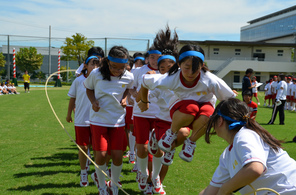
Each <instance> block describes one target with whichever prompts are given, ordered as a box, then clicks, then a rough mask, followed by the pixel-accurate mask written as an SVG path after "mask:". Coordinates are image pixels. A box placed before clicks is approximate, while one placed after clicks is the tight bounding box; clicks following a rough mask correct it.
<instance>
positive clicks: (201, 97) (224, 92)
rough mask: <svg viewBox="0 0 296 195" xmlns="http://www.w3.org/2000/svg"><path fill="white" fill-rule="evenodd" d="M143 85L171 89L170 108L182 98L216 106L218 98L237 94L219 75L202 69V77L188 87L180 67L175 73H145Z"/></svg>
mask: <svg viewBox="0 0 296 195" xmlns="http://www.w3.org/2000/svg"><path fill="white" fill-rule="evenodd" d="M143 86H145V87H146V88H148V89H150V90H153V89H155V88H159V89H170V90H172V91H173V92H174V94H175V95H174V96H173V97H172V98H171V100H170V109H171V108H172V107H173V106H174V105H175V104H176V103H178V102H180V101H182V100H195V101H197V102H200V103H205V102H210V103H211V104H212V105H213V107H215V103H216V100H217V98H218V100H225V99H227V98H231V97H235V96H236V95H235V94H234V92H233V91H232V90H231V89H230V87H229V86H228V85H227V84H226V83H225V82H224V81H223V80H222V79H220V78H219V77H217V76H216V75H214V74H212V73H210V72H209V71H207V72H204V71H200V78H199V80H197V81H196V84H195V85H193V86H191V87H188V86H186V84H185V83H184V82H183V76H182V71H181V70H180V69H179V70H178V72H176V73H175V74H173V75H170V76H167V75H157V74H156V75H147V74H146V75H144V76H143Z"/></svg>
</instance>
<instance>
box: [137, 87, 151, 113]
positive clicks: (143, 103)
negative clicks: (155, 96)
mask: <svg viewBox="0 0 296 195" xmlns="http://www.w3.org/2000/svg"><path fill="white" fill-rule="evenodd" d="M148 91H149V90H148V89H147V88H145V87H143V85H142V86H141V89H140V91H139V93H138V96H137V98H136V102H138V106H139V108H140V109H141V111H142V112H144V111H146V110H148V108H149V100H148Z"/></svg>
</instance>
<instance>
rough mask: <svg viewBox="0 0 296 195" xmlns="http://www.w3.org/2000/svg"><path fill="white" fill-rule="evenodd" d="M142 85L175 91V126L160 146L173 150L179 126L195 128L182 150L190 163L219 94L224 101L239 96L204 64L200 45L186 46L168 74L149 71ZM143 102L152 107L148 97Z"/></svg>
mask: <svg viewBox="0 0 296 195" xmlns="http://www.w3.org/2000/svg"><path fill="white" fill-rule="evenodd" d="M142 86H143V87H145V88H147V89H150V90H153V89H155V88H160V89H170V90H172V91H173V92H174V94H175V95H174V97H173V98H171V100H170V115H171V117H172V124H171V128H170V129H168V130H167V131H166V134H165V135H164V136H163V137H162V138H161V139H160V140H159V142H158V146H159V148H160V149H161V150H163V151H164V152H170V151H171V150H172V146H173V143H174V142H175V140H176V138H177V133H178V131H179V129H181V128H182V127H189V128H191V129H192V130H193V132H192V134H191V136H190V137H189V138H187V139H186V140H185V142H184V145H183V147H182V150H181V152H180V153H179V156H180V158H181V159H183V160H184V161H187V162H190V161H192V159H193V154H194V151H195V147H196V143H195V142H196V141H197V140H198V139H199V138H200V137H201V136H202V135H203V134H204V133H205V130H206V124H207V123H208V121H209V117H210V116H211V115H212V113H213V111H214V105H215V103H216V97H217V98H218V99H219V100H224V99H227V98H230V97H235V96H236V92H235V91H232V90H231V89H230V88H229V87H228V86H227V84H226V83H225V82H224V81H223V80H222V79H220V78H218V77H217V76H215V75H214V74H212V73H210V72H209V71H208V69H207V68H206V67H205V66H204V51H203V50H202V48H200V47H199V46H196V45H185V46H183V47H182V49H181V50H180V52H179V62H178V63H175V64H174V66H173V67H172V68H171V69H170V71H169V74H168V75H157V74H154V75H148V74H146V75H145V76H144V77H143V82H142ZM141 101H142V103H146V109H147V108H149V104H148V103H147V102H148V100H146V99H142V100H141ZM143 110H145V109H143Z"/></svg>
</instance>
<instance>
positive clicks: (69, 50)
mask: <svg viewBox="0 0 296 195" xmlns="http://www.w3.org/2000/svg"><path fill="white" fill-rule="evenodd" d="M64 44H65V46H62V47H61V49H62V52H63V54H64V56H62V57H61V60H64V61H66V60H74V61H76V60H77V62H78V66H79V65H80V64H81V63H82V62H83V59H84V58H85V57H86V55H87V51H88V50H89V49H90V48H91V47H93V46H94V44H95V43H94V41H92V40H89V41H87V38H86V37H85V36H84V35H82V34H80V33H76V34H75V35H72V38H69V37H67V38H66V40H65V42H64Z"/></svg>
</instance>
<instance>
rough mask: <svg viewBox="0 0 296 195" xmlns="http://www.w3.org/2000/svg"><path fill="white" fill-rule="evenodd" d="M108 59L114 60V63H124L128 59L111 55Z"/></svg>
mask: <svg viewBox="0 0 296 195" xmlns="http://www.w3.org/2000/svg"><path fill="white" fill-rule="evenodd" d="M108 60H110V61H111V62H116V63H121V64H126V63H127V62H128V59H127V58H126V59H123V58H114V57H111V56H108Z"/></svg>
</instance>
